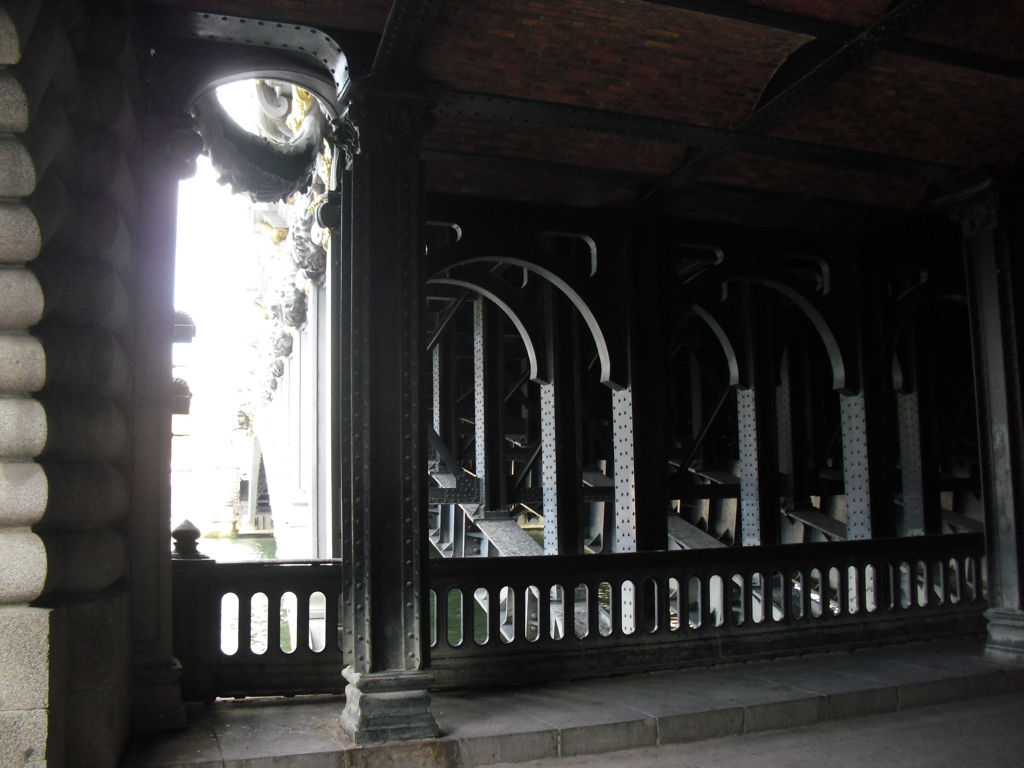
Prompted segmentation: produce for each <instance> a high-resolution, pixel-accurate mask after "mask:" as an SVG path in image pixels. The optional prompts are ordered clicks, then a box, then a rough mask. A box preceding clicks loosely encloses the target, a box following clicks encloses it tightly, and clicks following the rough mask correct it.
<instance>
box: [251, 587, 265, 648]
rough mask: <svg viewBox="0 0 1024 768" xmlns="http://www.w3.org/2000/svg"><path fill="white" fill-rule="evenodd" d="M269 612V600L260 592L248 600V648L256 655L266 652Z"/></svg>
mask: <svg viewBox="0 0 1024 768" xmlns="http://www.w3.org/2000/svg"><path fill="white" fill-rule="evenodd" d="M269 614H270V601H269V600H267V596H266V595H265V594H264V593H262V592H257V593H256V594H254V595H253V596H252V598H251V599H250V600H249V650H251V651H252V652H253V653H255V654H257V655H258V656H262V655H263V654H264V653H266V652H267V646H268V642H267V635H268V630H269V627H268V624H269V618H270V616H269Z"/></svg>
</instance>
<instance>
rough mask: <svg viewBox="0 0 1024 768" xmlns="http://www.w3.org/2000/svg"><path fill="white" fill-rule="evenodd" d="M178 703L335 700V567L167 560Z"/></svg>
mask: <svg viewBox="0 0 1024 768" xmlns="http://www.w3.org/2000/svg"><path fill="white" fill-rule="evenodd" d="M172 569H173V579H174V654H175V656H176V657H177V658H178V660H179V661H180V662H181V664H182V669H183V671H182V696H183V697H184V698H185V700H186V701H206V700H210V699H213V698H216V697H221V696H267V695H291V694H308V693H343V692H344V690H345V680H344V678H343V677H342V676H341V671H342V669H343V668H344V664H343V662H342V653H341V650H340V645H339V642H338V641H339V637H340V634H339V630H338V597H339V594H340V593H341V563H340V562H339V561H337V560H328V561H277V562H258V563H217V562H215V561H213V560H205V559H175V560H174V561H173V562H172Z"/></svg>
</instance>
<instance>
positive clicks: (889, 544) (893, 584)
mask: <svg viewBox="0 0 1024 768" xmlns="http://www.w3.org/2000/svg"><path fill="white" fill-rule="evenodd" d="M983 555H984V540H983V538H982V536H981V535H980V534H958V535H946V536H929V537H915V538H902V539H891V540H875V541H852V542H831V543H823V544H808V545H789V546H772V547H751V548H740V547H730V548H717V549H708V550H686V551H678V552H651V553H636V554H618V555H579V556H569V557H522V558H481V559H445V560H431V561H430V565H429V568H430V587H431V592H430V601H431V611H430V617H431V618H430V633H431V638H430V639H431V645H432V650H431V666H432V667H433V670H434V674H435V678H436V680H437V682H438V684H439V685H442V686H454V685H462V684H479V683H498V682H523V681H526V680H529V679H549V678H551V677H582V676H587V675H594V674H609V673H615V672H626V671H639V670H650V669H658V668H669V667H679V666H685V665H688V664H700V663H708V662H714V661H725V660H739V659H750V658H758V657H767V656H779V655H784V654H789V653H798V652H804V651H810V650H815V649H818V650H823V649H826V648H843V647H854V646H863V645H871V644H881V643H886V642H901V641H906V640H913V639H925V638H933V637H942V636H952V635H961V634H968V633H972V632H980V631H982V629H983V626H984V624H983V619H982V611H983V610H984V608H985V602H984V597H983V585H982V574H983V567H982V557H983Z"/></svg>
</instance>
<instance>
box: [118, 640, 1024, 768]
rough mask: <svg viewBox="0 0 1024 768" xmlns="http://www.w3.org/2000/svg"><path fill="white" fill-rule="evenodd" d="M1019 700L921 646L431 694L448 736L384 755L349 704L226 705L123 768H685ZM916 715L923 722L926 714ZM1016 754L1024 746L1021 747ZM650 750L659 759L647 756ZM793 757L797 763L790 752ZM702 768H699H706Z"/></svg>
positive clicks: (1012, 674) (133, 754)
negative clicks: (497, 767) (710, 758)
mask: <svg viewBox="0 0 1024 768" xmlns="http://www.w3.org/2000/svg"><path fill="white" fill-rule="evenodd" d="M1019 693H1024V667H1012V666H1007V665H1004V664H998V663H996V662H993V661H990V660H988V659H985V658H984V657H983V656H982V655H981V643H980V641H978V640H960V641H945V642H933V643H914V644H908V645H903V646H894V647H889V648H884V649H877V650H864V651H857V652H854V653H829V654H818V655H808V656H803V657H800V658H792V659H784V660H779V661H771V662H757V663H747V664H729V665H723V666H719V667H713V668H700V669H691V670H682V671H675V672H659V673H651V674H645V675H630V676H623V677H614V678H604V679H599V680H585V681H577V682H570V683H557V684H549V685H543V686H532V687H523V688H510V689H488V690H485V691H454V692H444V693H439V694H436V695H435V696H434V703H433V710H434V715H435V717H436V718H437V722H438V725H439V726H440V727H441V731H442V738H441V739H439V740H436V741H430V742H416V743H406V744H388V745H381V746H377V747H356V746H354V745H353V744H352V742H351V741H349V740H348V739H347V738H346V737H345V735H344V734H343V733H342V732H341V730H340V728H339V726H338V722H339V719H340V715H341V711H342V709H343V707H344V700H343V698H342V697H332V698H323V697H316V698H312V697H311V698H309V699H302V698H296V699H290V700H285V699H253V700H246V701H238V702H234V701H221V702H217V703H215V704H211V705H207V706H205V707H202V708H200V709H197V710H195V711H193V712H192V715H191V724H190V726H189V728H188V729H186V730H184V731H180V732H177V733H172V734H165V735H160V736H154V735H152V734H150V735H146V736H143V737H140V738H138V739H137V740H136V741H134V742H133V743H132V744H130V745H129V749H128V752H127V754H126V756H125V759H124V761H123V763H122V766H123V768H157V767H159V768H172V767H173V768H185V767H186V766H197V767H198V766H202V767H203V768H220V767H223V768H264V767H265V766H266V767H269V766H289V768H292V767H293V766H294V768H328V767H329V768H348V767H351V768H355V767H356V766H367V767H369V766H403V768H404V767H405V766H408V767H409V768H418V767H420V766H422V767H423V768H469V767H470V766H478V765H493V764H497V763H516V762H526V761H531V760H541V761H542V762H541V763H539V765H552V766H554V765H559V766H560V765H563V764H565V765H590V764H593V765H607V766H611V765H618V764H619V763H617V762H615V760H617V759H618V758H619V756H620V755H621V754H625V753H619V754H617V755H609V756H608V758H607V759H604V761H603V762H598V758H587V759H588V760H593V761H594V762H592V763H591V762H586V761H583V762H581V761H579V760H575V761H571V762H565V761H562V760H552V758H565V757H572V756H579V755H596V754H599V753H605V752H613V751H617V750H638V749H639V751H634V752H630V753H628V755H627V758H628V759H630V760H633V762H632V763H623V765H627V764H628V765H637V766H639V765H646V764H648V763H647V762H644V761H647V760H665V761H667V762H663V763H653V762H652V763H650V764H652V765H654V764H659V765H660V764H664V765H669V764H671V765H687V766H689V765H691V763H692V761H691V760H690V757H689V756H688V755H689V753H688V752H685V751H682V752H679V753H678V754H677V753H676V752H673V751H672V750H675V749H676V748H675V747H673V748H672V749H671V750H670V749H669V748H668V747H666V746H664V745H674V744H681V743H687V742H699V741H703V740H707V739H721V738H722V737H733V736H738V735H740V734H755V733H758V732H764V731H777V730H779V729H794V728H795V729H801V727H802V726H813V727H812V728H811V729H810V730H797V731H792V732H791V733H793V734H800V733H802V734H803V736H793V737H792V738H795V739H797V740H798V741H799V739H800V738H803V739H810V740H811V741H812V742H815V743H818V744H819V745H826V741H825V740H824V739H819V738H818V736H817V734H818V733H819V732H821V733H822V734H825V733H826V732H828V733H831V732H833V731H836V729H837V728H838V729H839V732H842V733H847V732H849V733H861V734H862V736H863V737H864V738H867V734H869V733H871V731H870V728H871V725H870V723H872V722H874V723H875V724H876V726H875V727H878V724H879V723H890V722H892V723H896V722H900V721H901V718H904V717H905V716H909V714H908V713H903V710H910V709H914V708H918V707H923V706H928V705H935V704H942V703H952V702H969V701H970V700H974V699H982V698H985V697H992V696H999V697H1000V698H998V699H991V700H990V701H985V702H975V703H974V704H972V705H971V706H986V707H991V708H993V711H995V712H996V713H1001V714H999V717H1001V718H1002V720H1007V718H1009V722H1016V723H1018V726H1017V727H1016V728H1013V729H1012V730H1014V731H1015V732H1016V731H1024V728H1022V727H1021V726H1024V721H1022V719H1021V717H1020V715H1021V704H1020V702H1021V701H1022V698H1021V697H1020V696H1007V694H1019ZM959 706H967V705H959ZM951 711H955V708H954V710H951ZM887 713H894V714H887ZM914 714H915V715H917V714H920V717H923V718H925V719H926V720H927V717H928V714H927V713H925V712H924V711H923V710H922V712H921V713H914ZM871 715H880V717H870V718H868V719H864V720H863V721H851V722H850V723H834V722H824V721H837V720H844V719H846V718H853V717H861V716H871ZM816 723H817V724H818V725H814V724H816ZM936 727H937V728H938V730H940V731H942V730H943V729H948V730H949V731H950V735H949V737H950V738H952V737H953V734H959V736H961V737H963V738H964V739H966V738H967V737H968V736H969V735H970V733H969V732H966V731H965V729H964V728H962V727H961V726H960V725H954V724H953V723H948V724H947V726H936ZM883 730H884V731H885V732H886V733H890V734H891V735H892V736H893V737H895V735H897V734H898V726H895V725H892V726H886V728H885V729H883ZM776 737H777V738H780V739H782V741H780V742H779V744H780V745H783V746H784V745H785V744H789V742H786V741H785V739H786V738H790V737H785V736H783V735H781V734H776ZM851 738H854V737H851ZM872 738H873V737H872ZM868 740H869V741H871V739H868ZM922 740H923V741H926V740H927V739H922ZM727 743H728V744H731V745H733V746H731V747H730V748H731V749H733V750H734V752H733V754H734V755H736V757H735V758H734V759H735V760H739V762H733V763H721V765H723V766H725V765H744V764H753V763H748V762H746V760H748V759H752V756H751V755H748V756H747V757H746V758H745V757H743V754H744V750H745V749H747V747H746V746H745V745H748V744H749V745H750V748H751V749H754V748H755V745H766V744H767V745H768V746H764V748H763V749H766V750H769V752H770V750H771V749H772V747H771V746H770V745H771V744H773V743H775V742H773V741H772V740H771V739H769V740H768V741H765V737H764V736H758V737H756V738H755V737H747V736H744V737H743V738H740V739H727V740H721V741H716V742H715V744H714V745H711V744H705V745H693V744H691V745H690V746H688V747H687V749H691V750H693V749H704V750H706V751H705V752H702V753H700V754H702V755H711V754H713V753H714V750H715V749H717V746H718V745H720V744H727ZM793 743H794V744H796V742H793ZM965 743H966V742H965ZM1016 743H1017V744H1019V743H1020V739H1019V737H1018V741H1017V742H1016ZM648 747H657V749H655V750H654V751H653V752H649V751H648V750H644V749H643V748H648ZM756 748H757V749H762V747H761V746H756ZM780 748H783V747H782V746H780ZM786 748H790V749H797V752H799V749H798V748H797V747H793V746H792V745H791V746H790V747H786ZM879 749H880V750H881V751H880V752H879V753H878V755H877V756H876V758H870V762H868V763H859V762H834V761H833V762H832V763H827V765H860V764H875V765H879V764H882V765H884V764H886V763H885V762H881V763H879V762H877V758H878V757H879V756H880V757H885V756H886V755H887V754H888V753H887V752H886V750H884V749H882V748H879ZM824 751H825V752H827V751H828V749H825V750H824ZM695 754H696V753H695ZM759 754H760V757H759V758H758V760H756V761H754V762H756V763H757V764H758V765H766V766H767V765H794V766H796V765H804V764H807V765H810V763H799V762H787V760H788V759H789V758H788V757H780V760H779V761H778V762H773V759H774V758H771V756H770V754H769V753H767V752H765V751H763V750H762V751H761V752H760V753H759ZM922 754H925V753H922ZM950 754H952V753H950ZM971 754H973V753H971ZM663 755H665V757H664V758H663V757H662V756H663ZM673 755H675V756H673ZM780 755H781V753H780ZM833 757H834V759H835V760H840V759H842V758H844V757H845V756H844V755H843V754H842V753H839V754H836V755H834V756H833ZM627 758H624V759H627ZM769 758H771V759H769ZM701 759H703V758H701ZM794 759H796V757H794ZM864 759H866V760H867V759H869V757H868V756H865V758H864ZM638 761H639V762H638ZM679 761H682V762H679ZM917 764H920V765H924V764H926V763H914V765H917ZM927 764H929V765H942V764H943V763H941V762H939V763H935V762H932V763H927ZM989 764H990V765H1015V764H1016V765H1024V756H1022V757H1021V758H1020V759H1019V760H1015V761H1012V762H1009V763H1000V762H998V761H996V762H992V763H989ZM693 765H694V766H698V765H699V766H700V768H704V764H703V763H700V762H697V763H693ZM707 765H709V766H710V765H718V763H707ZM816 765H817V764H816ZM822 765H826V764H822ZM900 765H901V766H903V765H904V763H900ZM960 765H964V766H967V765H975V763H972V762H970V761H967V762H964V763H960ZM979 765H980V763H979Z"/></svg>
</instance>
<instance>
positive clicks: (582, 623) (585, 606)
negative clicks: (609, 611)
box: [572, 584, 590, 640]
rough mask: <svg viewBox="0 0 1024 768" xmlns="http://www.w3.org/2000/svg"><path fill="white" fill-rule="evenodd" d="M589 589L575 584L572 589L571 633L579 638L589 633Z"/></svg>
mask: <svg viewBox="0 0 1024 768" xmlns="http://www.w3.org/2000/svg"><path fill="white" fill-rule="evenodd" d="M589 596H590V590H589V589H588V588H587V585H586V584H577V585H576V588H575V589H574V590H573V622H572V623H573V634H575V635H576V637H577V638H578V639H580V640H582V639H583V638H584V637H586V636H587V635H589V634H590V605H589V603H590V600H589Z"/></svg>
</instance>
